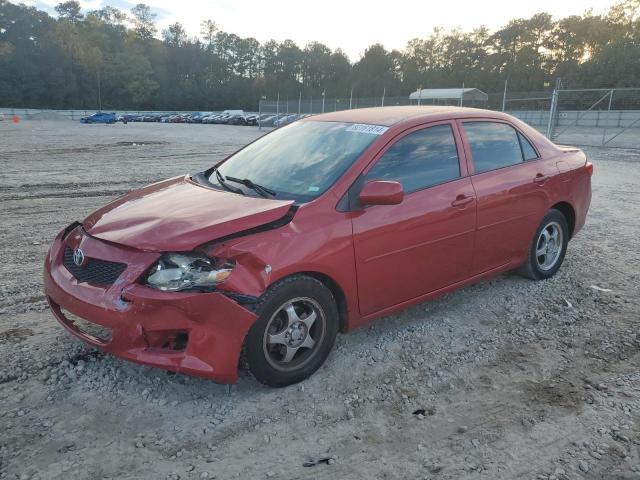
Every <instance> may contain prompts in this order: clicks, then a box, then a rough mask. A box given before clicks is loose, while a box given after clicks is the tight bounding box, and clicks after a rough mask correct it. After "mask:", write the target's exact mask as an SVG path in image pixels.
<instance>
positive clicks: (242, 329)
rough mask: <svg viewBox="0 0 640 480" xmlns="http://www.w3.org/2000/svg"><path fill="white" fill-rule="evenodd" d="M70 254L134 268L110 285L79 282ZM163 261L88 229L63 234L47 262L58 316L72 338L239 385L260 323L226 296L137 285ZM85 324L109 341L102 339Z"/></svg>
mask: <svg viewBox="0 0 640 480" xmlns="http://www.w3.org/2000/svg"><path fill="white" fill-rule="evenodd" d="M65 248H67V249H74V250H75V249H76V248H81V249H82V251H83V252H84V254H85V255H86V257H87V258H89V259H103V260H107V261H112V262H118V263H124V264H126V265H127V267H126V269H125V270H124V272H123V273H122V274H121V275H120V276H119V277H118V278H117V280H116V281H115V282H114V283H113V284H111V285H105V286H102V285H95V284H91V283H87V282H79V281H78V280H77V279H76V277H75V276H74V275H73V274H72V273H71V272H70V271H69V270H68V268H67V267H65V265H64V251H65ZM157 258H158V254H155V253H149V252H139V251H134V250H132V249H128V248H124V247H120V246H117V245H113V244H108V243H106V242H102V241H99V240H97V239H94V238H92V237H89V236H87V235H85V234H83V232H82V229H81V228H76V229H75V230H73V231H72V232H71V233H69V234H68V236H66V237H65V232H64V231H63V232H61V233H60V234H59V235H58V236H57V237H56V239H55V240H54V243H53V245H52V247H51V250H50V252H49V254H48V255H47V258H46V260H45V268H44V286H45V293H46V296H47V299H48V301H49V304H50V306H51V310H52V311H53V313H54V315H55V316H56V318H57V319H58V321H59V322H60V323H61V324H62V325H63V326H64V327H65V328H66V329H67V330H68V331H69V332H71V333H72V334H74V335H75V336H77V337H78V338H80V339H82V340H83V341H85V342H86V343H89V344H91V345H93V346H94V347H96V348H99V349H101V350H104V351H105V352H108V353H111V354H113V355H115V356H118V357H121V358H124V359H126V360H131V361H133V362H137V363H142V364H145V365H150V366H154V367H160V368H163V369H166V370H170V371H174V372H181V373H187V374H191V375H196V376H202V377H206V378H209V379H212V380H214V381H216V382H220V383H235V382H236V380H237V377H238V360H239V357H240V350H241V348H242V343H243V341H244V337H245V335H246V333H247V331H248V330H249V328H250V327H251V325H252V324H253V323H254V321H255V319H256V315H255V314H254V313H252V312H250V311H249V310H247V309H245V308H244V307H242V306H241V305H239V304H238V303H236V302H235V301H234V300H232V299H231V298H229V297H227V296H225V295H224V294H222V293H219V292H210V293H198V292H163V291H159V290H154V289H151V288H148V287H145V286H143V285H140V284H138V283H136V281H137V279H138V278H139V277H140V275H141V274H142V273H143V272H144V271H146V269H147V268H149V266H150V265H151V264H153V262H155V261H156V260H157ZM76 317H77V318H76ZM78 319H82V320H84V321H86V322H89V323H90V324H93V326H97V327H99V329H100V330H101V331H102V332H104V334H103V335H97V334H95V333H94V332H93V330H92V329H91V328H85V326H84V325H83V323H84V322H81V321H78Z"/></svg>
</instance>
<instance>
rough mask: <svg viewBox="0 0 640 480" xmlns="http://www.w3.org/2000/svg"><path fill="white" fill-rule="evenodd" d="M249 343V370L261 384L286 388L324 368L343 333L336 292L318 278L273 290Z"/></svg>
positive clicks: (295, 280)
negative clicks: (336, 341)
mask: <svg viewBox="0 0 640 480" xmlns="http://www.w3.org/2000/svg"><path fill="white" fill-rule="evenodd" d="M257 313H258V320H257V321H256V323H254V324H253V326H252V327H251V329H250V330H249V333H248V334H247V338H246V340H245V355H246V359H247V363H248V364H249V370H250V371H251V373H252V374H253V376H254V377H255V378H256V379H257V380H258V381H259V382H261V383H263V384H265V385H269V386H271V387H284V386H287V385H291V384H294V383H298V382H301V381H302V380H304V379H306V378H308V377H310V376H311V375H312V374H313V373H314V372H315V371H316V370H318V368H320V367H321V366H322V364H323V363H324V361H325V360H326V358H327V356H328V355H329V352H330V351H331V349H332V348H333V344H334V342H335V338H336V335H337V333H338V308H337V306H336V301H335V299H334V297H333V294H332V293H331V291H330V290H329V289H328V288H327V287H325V286H324V284H323V283H322V282H320V281H319V280H316V279H315V278H311V277H307V276H303V275H295V276H293V277H289V278H285V279H284V280H282V281H280V282H278V283H276V284H275V285H274V286H273V287H271V288H270V289H269V290H268V291H267V292H266V293H265V294H264V295H263V297H262V299H261V300H260V303H259V304H258V308H257Z"/></svg>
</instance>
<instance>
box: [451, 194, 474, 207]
mask: <svg viewBox="0 0 640 480" xmlns="http://www.w3.org/2000/svg"><path fill="white" fill-rule="evenodd" d="M473 199H474V197H471V196H467V195H462V194H461V195H458V196H457V197H456V199H455V200H454V201H453V202H451V206H452V207H464V206H465V205H466V204H467V203H471V202H473Z"/></svg>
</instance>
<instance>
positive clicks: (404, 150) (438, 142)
mask: <svg viewBox="0 0 640 480" xmlns="http://www.w3.org/2000/svg"><path fill="white" fill-rule="evenodd" d="M458 177H460V163H459V161H458V150H457V149H456V142H455V138H454V136H453V130H452V129H451V126H450V125H436V126H435V127H429V128H425V129H423V130H418V131H416V132H413V133H410V134H408V135H407V136H405V137H402V138H401V139H400V140H398V141H397V142H396V143H395V144H393V145H392V146H391V148H389V150H387V151H386V152H385V153H384V155H383V156H382V157H381V158H380V160H378V162H377V163H376V164H375V165H374V166H373V168H372V169H371V170H370V171H369V173H367V175H366V181H370V180H393V181H396V182H400V183H401V184H402V188H403V189H404V191H405V192H406V193H410V192H413V191H416V190H420V189H422V188H426V187H430V186H433V185H438V184H440V183H444V182H448V181H450V180H453V179H456V178H458Z"/></svg>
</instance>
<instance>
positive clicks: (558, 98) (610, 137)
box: [546, 88, 640, 148]
mask: <svg viewBox="0 0 640 480" xmlns="http://www.w3.org/2000/svg"><path fill="white" fill-rule="evenodd" d="M554 97H555V98H554V99H553V101H552V105H551V107H550V109H549V115H550V119H549V123H548V128H547V131H546V133H547V136H548V137H549V138H551V139H553V140H554V141H555V142H557V143H568V144H577V145H591V146H609V147H627V148H640V88H617V89H578V90H570V89H562V90H560V89H559V90H556V91H555V93H554Z"/></svg>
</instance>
